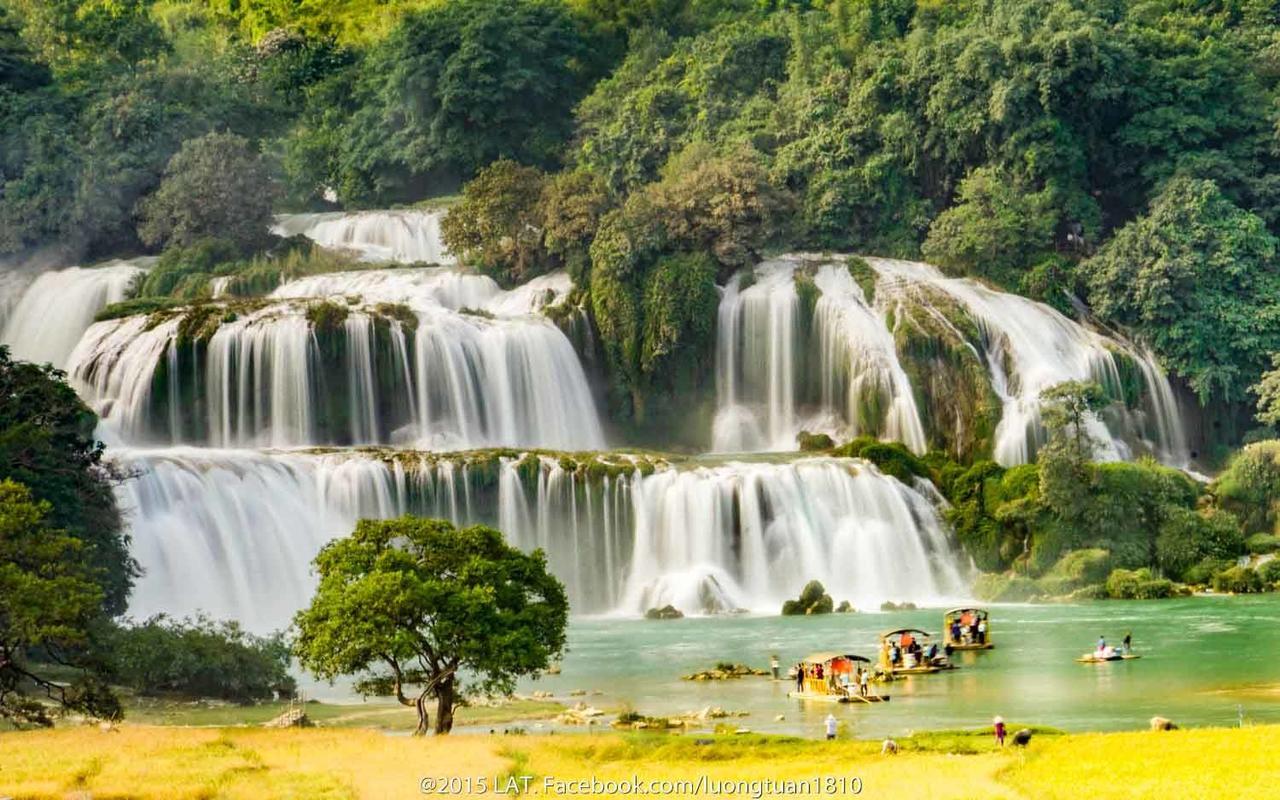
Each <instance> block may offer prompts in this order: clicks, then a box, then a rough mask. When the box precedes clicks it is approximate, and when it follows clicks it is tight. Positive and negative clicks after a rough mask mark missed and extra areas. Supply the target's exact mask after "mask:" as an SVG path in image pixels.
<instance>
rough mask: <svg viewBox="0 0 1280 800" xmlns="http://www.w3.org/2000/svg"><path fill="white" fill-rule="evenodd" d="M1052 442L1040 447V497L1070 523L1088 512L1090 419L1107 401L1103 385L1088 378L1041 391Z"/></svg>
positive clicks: (1038, 456) (1091, 449)
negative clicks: (1104, 400)
mask: <svg viewBox="0 0 1280 800" xmlns="http://www.w3.org/2000/svg"><path fill="white" fill-rule="evenodd" d="M1040 397H1041V399H1042V400H1043V401H1044V404H1045V405H1044V412H1043V413H1044V423H1045V427H1046V428H1048V430H1049V441H1048V442H1047V443H1046V444H1045V445H1044V446H1043V447H1041V448H1040V452H1039V453H1038V454H1037V457H1036V458H1037V462H1038V463H1039V466H1040V496H1041V498H1042V499H1043V501H1044V503H1045V505H1047V506H1048V507H1049V508H1050V509H1051V510H1052V511H1053V512H1054V513H1056V514H1057V515H1058V516H1059V517H1061V518H1062V519H1064V520H1066V521H1067V522H1068V523H1074V522H1076V521H1078V520H1079V519H1080V518H1081V516H1082V515H1083V513H1084V509H1085V508H1086V504H1087V502H1088V496H1089V491H1090V487H1091V485H1092V483H1093V476H1092V472H1091V464H1090V462H1091V461H1092V459H1093V448H1094V441H1093V437H1092V436H1091V435H1090V434H1089V420H1090V418H1091V417H1092V416H1093V413H1094V411H1096V410H1097V409H1098V408H1099V407H1100V406H1101V405H1102V403H1103V399H1104V395H1103V392H1102V387H1100V386H1098V384H1096V383H1092V382H1088V381H1066V382H1063V383H1059V384H1056V385H1054V386H1050V387H1049V388H1048V389H1045V390H1044V391H1043V392H1041V394H1040Z"/></svg>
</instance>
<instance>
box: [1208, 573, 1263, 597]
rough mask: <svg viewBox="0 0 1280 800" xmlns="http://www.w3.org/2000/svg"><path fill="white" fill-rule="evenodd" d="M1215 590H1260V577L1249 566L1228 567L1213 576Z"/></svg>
mask: <svg viewBox="0 0 1280 800" xmlns="http://www.w3.org/2000/svg"><path fill="white" fill-rule="evenodd" d="M1212 585H1213V590H1214V591H1215V592H1231V593H1233V594H1249V593H1250V592H1260V591H1262V579H1261V578H1259V577H1258V573H1257V572H1255V571H1254V570H1252V569H1250V568H1249V567H1228V568H1227V569H1224V570H1222V571H1221V572H1219V573H1217V574H1216V575H1214V576H1213V581H1212Z"/></svg>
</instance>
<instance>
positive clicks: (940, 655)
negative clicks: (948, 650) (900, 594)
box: [880, 628, 955, 675]
mask: <svg viewBox="0 0 1280 800" xmlns="http://www.w3.org/2000/svg"><path fill="white" fill-rule="evenodd" d="M880 669H881V670H882V671H884V672H887V673H890V674H892V675H928V674H930V673H933V672H939V671H941V670H944V669H955V665H954V664H952V663H951V659H949V658H947V656H946V654H945V653H944V652H942V650H941V648H939V647H938V645H937V643H936V642H934V641H933V637H932V635H931V634H929V633H928V632H927V631H922V630H920V629H919V628H898V629H897V630H892V631H885V632H884V633H882V634H880Z"/></svg>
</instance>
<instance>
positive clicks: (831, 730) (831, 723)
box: [826, 714, 839, 741]
mask: <svg viewBox="0 0 1280 800" xmlns="http://www.w3.org/2000/svg"><path fill="white" fill-rule="evenodd" d="M826 724H827V741H830V740H832V739H834V738H836V727H837V726H838V725H839V723H838V722H836V718H835V715H834V714H828V715H827V719H826Z"/></svg>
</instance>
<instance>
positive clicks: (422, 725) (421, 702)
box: [413, 690, 431, 736]
mask: <svg viewBox="0 0 1280 800" xmlns="http://www.w3.org/2000/svg"><path fill="white" fill-rule="evenodd" d="M428 692H429V690H427V691H423V693H422V694H420V695H418V699H417V700H415V701H414V702H413V707H414V708H415V709H417V711H418V729H417V730H415V731H414V732H413V735H414V736H426V735H427V730H428V728H429V727H430V722H431V715H430V714H428V713H427V694H428Z"/></svg>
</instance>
